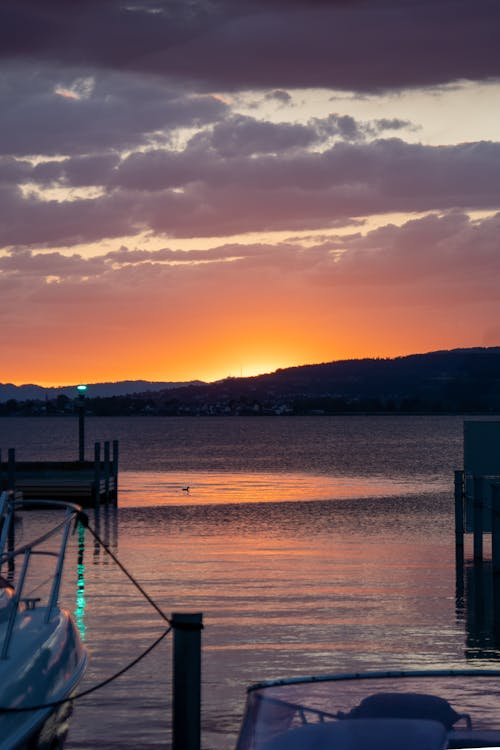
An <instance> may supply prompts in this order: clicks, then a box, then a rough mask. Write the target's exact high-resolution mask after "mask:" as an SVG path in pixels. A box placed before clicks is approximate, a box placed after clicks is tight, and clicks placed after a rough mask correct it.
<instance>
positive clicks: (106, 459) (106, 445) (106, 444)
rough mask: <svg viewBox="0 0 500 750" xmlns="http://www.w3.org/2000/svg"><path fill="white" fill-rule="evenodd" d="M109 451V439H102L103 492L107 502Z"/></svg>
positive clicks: (109, 468)
mask: <svg viewBox="0 0 500 750" xmlns="http://www.w3.org/2000/svg"><path fill="white" fill-rule="evenodd" d="M110 470H111V467H110V453H109V440H105V441H104V492H105V495H104V497H105V500H106V502H109V476H110Z"/></svg>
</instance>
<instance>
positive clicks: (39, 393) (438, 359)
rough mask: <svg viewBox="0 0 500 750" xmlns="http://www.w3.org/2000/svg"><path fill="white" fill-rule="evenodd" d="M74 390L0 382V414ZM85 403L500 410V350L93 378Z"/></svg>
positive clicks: (246, 409)
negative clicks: (221, 375)
mask: <svg viewBox="0 0 500 750" xmlns="http://www.w3.org/2000/svg"><path fill="white" fill-rule="evenodd" d="M75 395H76V386H64V387H60V388H41V387H40V386H33V385H32V386H28V385H26V386H17V387H16V386H9V385H0V402H2V403H0V415H10V414H13V415H20V416H22V415H33V414H40V415H43V414H68V413H71V412H72V411H74V396H75ZM8 399H10V401H9V400H8ZM13 399H15V401H14V400H13ZM29 399H32V401H29ZM33 399H34V400H35V401H33ZM85 403H86V405H87V412H88V413H89V414H94V415H101V416H113V415H129V416H130V415H141V414H142V415H151V416H153V415H166V416H184V415H200V416H203V415H207V416H210V415H238V414H240V415H255V416H258V415H276V414H280V415H285V414H343V413H375V412H377V413H379V412H389V413H443V412H455V413H487V414H491V413H500V347H490V348H470V349H452V350H450V351H436V352H429V353H426V354H412V355H409V356H405V357H396V358H393V359H388V358H387V359H382V358H372V359H350V360H341V361H337V362H326V363H323V364H315V365H303V366H301V367H288V368H286V369H280V370H276V372H272V373H268V374H266V375H257V376H255V377H251V378H226V379H225V380H221V381H218V382H216V383H203V382H201V381H192V382H189V383H152V382H148V381H142V380H134V381H122V382H120V383H96V384H94V385H92V386H89V388H88V391H87V392H86V398H85Z"/></svg>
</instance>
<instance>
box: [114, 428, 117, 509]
mask: <svg viewBox="0 0 500 750" xmlns="http://www.w3.org/2000/svg"><path fill="white" fill-rule="evenodd" d="M113 479H114V484H115V491H114V500H115V504H116V503H117V502H118V440H113Z"/></svg>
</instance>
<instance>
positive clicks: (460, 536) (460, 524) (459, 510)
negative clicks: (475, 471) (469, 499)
mask: <svg viewBox="0 0 500 750" xmlns="http://www.w3.org/2000/svg"><path fill="white" fill-rule="evenodd" d="M455 543H456V545H457V547H463V546H464V472H463V471H455Z"/></svg>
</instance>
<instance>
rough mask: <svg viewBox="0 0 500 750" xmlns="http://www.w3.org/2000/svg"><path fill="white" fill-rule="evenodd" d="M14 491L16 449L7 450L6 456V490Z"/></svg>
mask: <svg viewBox="0 0 500 750" xmlns="http://www.w3.org/2000/svg"><path fill="white" fill-rule="evenodd" d="M15 489H16V449H15V448H9V451H8V454H7V490H10V491H11V492H14V490H15Z"/></svg>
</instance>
